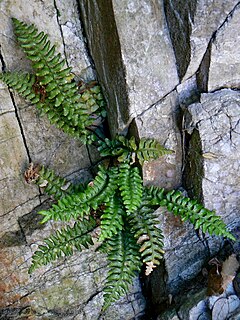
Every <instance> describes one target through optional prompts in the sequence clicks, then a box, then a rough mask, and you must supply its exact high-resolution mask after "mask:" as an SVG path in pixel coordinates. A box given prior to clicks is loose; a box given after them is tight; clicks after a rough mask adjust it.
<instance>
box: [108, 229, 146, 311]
mask: <svg viewBox="0 0 240 320" xmlns="http://www.w3.org/2000/svg"><path fill="white" fill-rule="evenodd" d="M107 242H108V257H107V258H108V261H109V264H108V267H109V271H108V276H107V280H106V285H105V288H104V305H103V310H106V309H107V308H108V307H109V306H110V305H111V303H113V302H115V301H116V300H118V299H119V298H120V297H121V296H123V295H125V294H126V293H127V292H128V290H129V286H130V285H131V284H132V281H133V279H134V278H135V277H136V273H137V272H139V271H140V269H141V264H142V263H141V261H140V254H139V246H138V245H137V244H136V241H135V239H134V238H133V235H132V233H131V231H130V230H129V228H128V227H126V226H125V228H124V229H123V230H121V231H119V232H118V233H117V234H115V235H113V237H112V238H110V239H107Z"/></svg>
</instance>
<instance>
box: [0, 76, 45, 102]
mask: <svg viewBox="0 0 240 320" xmlns="http://www.w3.org/2000/svg"><path fill="white" fill-rule="evenodd" d="M0 80H2V81H3V82H5V83H6V84H7V85H8V86H9V87H10V88H12V89H14V90H15V91H16V92H17V93H18V94H20V95H21V96H22V97H24V98H25V99H26V100H28V101H29V102H31V103H33V104H35V103H37V102H39V101H40V99H41V97H40V94H39V93H36V92H35V91H34V83H35V82H36V77H35V76H34V75H33V74H29V73H20V72H6V73H0Z"/></svg>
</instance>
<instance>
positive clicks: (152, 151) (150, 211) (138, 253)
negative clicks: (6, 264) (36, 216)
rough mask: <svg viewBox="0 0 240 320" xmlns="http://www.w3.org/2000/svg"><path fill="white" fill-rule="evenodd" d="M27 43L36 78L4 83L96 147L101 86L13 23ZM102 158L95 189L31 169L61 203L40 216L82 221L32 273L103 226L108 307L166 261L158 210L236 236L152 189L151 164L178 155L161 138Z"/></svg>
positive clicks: (128, 144) (54, 241) (8, 77)
mask: <svg viewBox="0 0 240 320" xmlns="http://www.w3.org/2000/svg"><path fill="white" fill-rule="evenodd" d="M13 24H14V29H15V34H16V37H17V40H18V43H19V45H20V46H21V48H22V49H23V51H24V52H25V54H26V55H27V57H28V58H29V59H30V60H31V61H32V67H33V70H34V71H35V73H36V74H35V75H31V74H27V73H4V74H1V75H0V80H2V81H4V82H5V83H6V84H7V85H8V86H9V87H11V88H13V89H14V90H16V91H17V92H18V93H19V94H20V95H22V96H23V97H24V98H26V99H27V100H28V101H29V102H31V103H32V104H36V106H37V108H38V109H39V110H40V111H41V112H42V113H45V114H46V115H47V116H48V118H49V120H50V122H51V123H53V124H55V125H56V126H57V127H58V128H61V129H62V130H63V131H65V132H66V133H68V134H70V135H73V136H75V137H78V138H79V139H80V140H81V141H82V142H84V143H91V141H92V140H93V139H94V131H95V130H98V128H97V127H98V125H99V124H100V123H101V121H102V118H103V117H104V116H105V115H106V112H105V110H104V106H105V101H104V98H103V95H102V93H101V90H100V87H99V86H98V85H97V84H96V83H95V82H90V83H89V84H81V85H80V88H78V86H77V85H76V83H75V82H74V81H72V78H73V76H72V74H71V68H68V67H66V62H65V60H64V59H62V58H61V55H60V54H55V46H52V45H51V44H50V41H49V40H48V36H47V35H46V34H45V33H44V32H40V33H39V32H38V30H37V28H36V27H35V26H34V25H27V24H25V23H24V22H21V21H19V20H17V19H13ZM98 150H99V152H100V154H101V156H102V157H110V158H111V160H110V162H109V167H108V168H105V167H103V166H100V167H99V171H98V174H97V175H96V177H95V179H94V180H93V181H91V182H90V183H89V184H88V185H87V186H83V185H78V186H74V185H72V184H71V183H69V182H68V181H67V180H66V179H64V178H61V177H59V176H56V175H55V173H54V172H53V171H51V170H48V169H46V168H44V167H41V168H38V167H37V166H36V167H34V166H33V164H31V166H30V168H29V169H28V170H27V172H26V173H25V179H26V181H27V182H31V181H34V182H35V183H37V184H38V186H40V187H43V188H45V192H46V193H47V194H49V195H53V196H54V197H55V199H56V200H57V202H56V203H55V204H53V205H52V207H51V208H50V209H49V210H44V211H40V212H39V213H40V214H41V215H42V216H43V220H42V223H45V222H48V221H49V220H60V221H64V222H66V224H67V223H68V222H70V223H71V225H72V223H73V222H75V223H74V226H73V227H72V226H70V225H68V224H67V226H66V227H65V228H63V229H61V230H59V231H57V232H56V234H54V235H51V236H50V237H49V238H48V239H45V240H44V244H43V245H40V246H39V247H38V250H37V251H36V252H35V253H34V254H33V257H32V265H31V267H30V269H29V272H33V271H34V270H35V269H36V268H37V267H39V266H42V265H46V264H48V263H50V262H52V261H54V260H55V259H57V258H59V257H63V256H68V255H72V254H73V253H74V250H75V249H76V250H80V251H81V250H82V249H83V248H88V246H89V245H91V244H93V242H92V238H91V231H92V230H93V229H94V228H95V227H96V226H99V228H100V235H99V239H98V240H99V241H101V242H102V244H101V246H100V250H101V251H103V252H105V253H106V254H107V259H108V262H109V264H108V276H107V280H106V285H105V289H104V306H103V309H104V310H105V309H106V308H108V307H109V305H110V304H111V303H112V302H114V301H116V300H117V299H119V298H120V297H121V296H122V295H123V294H125V293H126V292H127V291H128V290H129V286H130V285H131V283H132V280H133V278H134V277H135V276H136V272H139V271H140V269H141V266H142V264H145V266H146V272H145V273H146V275H149V274H150V273H151V272H152V271H153V269H154V268H155V267H156V266H157V265H159V264H160V262H161V259H162V258H163V254H164V251H163V246H164V243H163V235H162V232H161V230H160V229H159V227H158V224H159V222H158V219H157V216H156V213H155V209H156V208H157V207H159V206H162V207H166V208H167V210H169V211H171V212H173V214H175V215H178V216H180V217H181V219H182V220H183V221H186V220H187V221H190V222H191V223H192V224H193V225H194V227H195V228H196V229H198V228H201V229H202V231H203V232H208V233H209V234H210V235H211V234H215V235H219V236H224V237H228V238H229V239H231V240H234V237H233V235H232V234H231V233H230V232H228V231H227V228H226V225H225V224H224V222H223V221H222V220H221V218H220V217H219V216H217V215H216V214H215V212H214V211H210V210H208V209H206V208H204V207H203V206H202V205H201V204H198V203H197V202H196V201H195V200H191V199H189V198H186V197H183V196H182V194H181V193H180V192H179V191H175V190H173V191H165V190H164V189H160V188H158V187H153V186H152V187H144V186H143V180H142V176H141V170H140V167H141V166H142V165H143V164H144V162H145V161H150V160H152V159H156V158H158V157H160V156H163V155H166V154H171V153H172V151H171V150H168V149H165V148H164V147H163V146H162V145H161V144H160V143H159V142H158V141H156V140H154V139H147V138H142V139H140V140H139V141H136V139H135V138H134V137H131V138H130V139H127V138H126V137H124V136H122V135H119V136H117V137H116V138H115V139H113V140H110V139H108V138H106V137H104V139H103V140H100V141H98Z"/></svg>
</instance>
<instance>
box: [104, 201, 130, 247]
mask: <svg viewBox="0 0 240 320" xmlns="http://www.w3.org/2000/svg"><path fill="white" fill-rule="evenodd" d="M124 213H125V211H124V210H123V207H122V203H121V202H120V200H119V199H118V197H117V196H116V195H112V196H111V198H110V199H109V201H108V202H107V203H106V208H105V209H104V213H103V214H102V216H101V224H100V229H101V234H100V237H99V241H104V240H105V239H106V238H111V237H112V236H113V235H115V234H116V233H117V232H119V231H121V230H122V228H123V216H124Z"/></svg>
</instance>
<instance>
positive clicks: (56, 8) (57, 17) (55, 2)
mask: <svg viewBox="0 0 240 320" xmlns="http://www.w3.org/2000/svg"><path fill="white" fill-rule="evenodd" d="M53 5H54V8H55V10H56V19H57V24H58V27H59V30H60V34H61V39H62V44H63V52H64V56H65V60H66V63H67V66H68V67H69V64H68V59H67V53H66V44H65V40H64V36H63V30H62V25H61V23H60V20H59V15H61V13H60V10H59V9H58V7H57V0H53Z"/></svg>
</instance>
